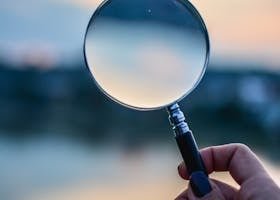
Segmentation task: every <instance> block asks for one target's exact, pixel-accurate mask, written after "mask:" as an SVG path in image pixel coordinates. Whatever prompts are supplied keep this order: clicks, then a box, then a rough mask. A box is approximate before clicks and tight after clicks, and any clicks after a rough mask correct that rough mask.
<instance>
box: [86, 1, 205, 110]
mask: <svg viewBox="0 0 280 200" xmlns="http://www.w3.org/2000/svg"><path fill="white" fill-rule="evenodd" d="M84 51H85V57H86V61H87V65H88V68H89V70H90V71H91V73H92V75H93V77H94V80H95V81H96V83H97V85H98V86H99V88H100V89H101V90H102V91H103V92H104V93H105V94H106V95H107V96H109V97H110V98H111V99H113V100H115V101H117V102H118V103H121V104H123V105H125V106H128V107H130V108H134V109H140V110H152V109H158V108H162V107H165V106H168V105H170V104H172V103H174V102H176V101H178V100H180V99H181V98H183V97H184V96H186V95H187V94H189V93H190V92H191V91H192V90H193V89H194V88H195V87H196V85H197V84H198V82H199V81H200V79H201V77H202V76H203V74H204V71H205V67H206V64H207V61H208V53H209V41H208V35H207V30H206V28H205V25H204V23H203V21H202V19H201V17H200V15H199V14H198V12H197V11H196V10H195V8H194V7H193V6H192V5H191V4H190V3H189V2H188V1H185V0H156V1H155V0H109V1H105V2H103V4H101V6H100V7H99V8H98V9H97V10H96V11H95V13H94V14H93V16H92V18H91V20H90V23H89V25H88V29H87V33H86V38H85V45H84Z"/></svg>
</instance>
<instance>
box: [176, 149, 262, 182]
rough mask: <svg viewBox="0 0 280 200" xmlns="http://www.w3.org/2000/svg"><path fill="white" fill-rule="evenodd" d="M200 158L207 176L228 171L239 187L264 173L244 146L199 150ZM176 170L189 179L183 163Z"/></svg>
mask: <svg viewBox="0 0 280 200" xmlns="http://www.w3.org/2000/svg"><path fill="white" fill-rule="evenodd" d="M201 157H202V159H203V161H204V164H205V167H206V170H207V172H208V173H209V174H210V173H212V172H214V171H229V173H230V174H231V176H232V177H233V178H234V180H235V181H236V182H237V183H238V184H240V185H241V184H242V183H243V182H244V181H245V180H248V179H249V178H251V177H253V176H255V175H257V174H260V173H266V171H265V169H264V167H263V166H262V164H261V162H260V160H259V159H258V158H257V157H256V155H255V154H254V153H253V152H252V151H251V150H250V149H249V148H248V147H247V146H245V145H244V144H228V145H222V146H214V147H208V148H205V149H202V150H201ZM178 169H179V173H180V175H181V176H182V177H183V178H185V179H188V178H189V177H188V176H189V175H188V173H187V170H186V166H185V165H184V163H181V164H180V166H179V168H178Z"/></svg>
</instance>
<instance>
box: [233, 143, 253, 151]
mask: <svg viewBox="0 0 280 200" xmlns="http://www.w3.org/2000/svg"><path fill="white" fill-rule="evenodd" d="M235 145H236V148H237V151H240V152H242V153H248V152H251V149H250V148H249V147H248V146H247V145H245V144H242V143H236V144H235Z"/></svg>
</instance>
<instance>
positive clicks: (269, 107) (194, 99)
mask: <svg viewBox="0 0 280 200" xmlns="http://www.w3.org/2000/svg"><path fill="white" fill-rule="evenodd" d="M217 68H218V67H216V68H215V67H210V69H208V71H207V72H206V75H205V77H204V78H203V80H202V82H201V84H200V85H199V86H198V88H197V89H196V90H195V91H194V92H193V93H191V94H190V95H189V96H188V97H187V98H185V99H184V100H183V101H182V102H181V103H180V104H181V105H182V109H183V110H184V112H185V114H186V115H187V118H188V122H189V123H190V126H191V128H192V130H193V131H194V133H195V135H196V137H197V138H198V141H199V143H201V144H202V145H207V144H220V143H226V142H245V143H247V144H249V145H253V146H258V148H260V149H266V150H267V151H274V150H275V149H276V151H275V153H276V154H277V152H278V151H277V149H278V147H279V142H280V74H276V73H272V72H271V73H270V72H264V71H246V70H245V71H244V70H242V71H238V70H235V71H219V70H213V69H217ZM246 68H248V67H246ZM0 135H1V136H2V137H5V138H10V139H13V140H24V139H25V138H30V137H40V136H42V135H43V136H49V135H56V136H58V137H60V136H61V137H67V138H71V139H74V140H81V141H83V142H85V143H87V144H90V145H92V144H100V143H102V142H114V143H116V142H120V143H122V144H123V145H124V146H128V147H130V148H131V147H134V146H141V144H144V143H147V142H157V141H159V142H164V141H171V140H170V138H171V137H172V134H171V130H170V127H169V124H168V120H167V114H166V112H165V111H164V110H161V111H151V112H139V111H133V110H130V109H128V108H124V107H122V106H120V105H117V104H116V103H113V102H112V101H111V100H109V99H108V98H107V97H105V96H104V95H103V94H102V93H101V92H100V91H99V90H98V88H97V87H96V86H95V85H94V82H93V81H92V78H91V75H90V73H89V72H88V70H87V68H86V66H84V64H82V63H76V64H73V66H72V67H65V66H56V67H54V68H52V69H48V70H42V69H39V68H38V67H37V66H21V67H15V66H13V67H11V66H9V65H8V64H5V63H2V64H0ZM171 142H173V141H171ZM268 146H269V147H268ZM269 155H271V152H270V154H269Z"/></svg>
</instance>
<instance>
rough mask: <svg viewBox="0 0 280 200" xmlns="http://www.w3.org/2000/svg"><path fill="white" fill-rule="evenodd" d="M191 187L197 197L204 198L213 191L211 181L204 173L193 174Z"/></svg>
mask: <svg viewBox="0 0 280 200" xmlns="http://www.w3.org/2000/svg"><path fill="white" fill-rule="evenodd" d="M190 185H191V187H192V190H193V193H194V194H195V195H196V196H197V197H203V196H205V195H206V194H208V193H210V192H211V191H212V187H211V185H210V182H209V179H208V177H207V176H206V174H205V173H204V172H202V171H197V172H194V173H192V174H191V178H190Z"/></svg>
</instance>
